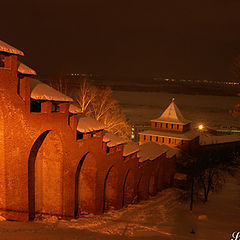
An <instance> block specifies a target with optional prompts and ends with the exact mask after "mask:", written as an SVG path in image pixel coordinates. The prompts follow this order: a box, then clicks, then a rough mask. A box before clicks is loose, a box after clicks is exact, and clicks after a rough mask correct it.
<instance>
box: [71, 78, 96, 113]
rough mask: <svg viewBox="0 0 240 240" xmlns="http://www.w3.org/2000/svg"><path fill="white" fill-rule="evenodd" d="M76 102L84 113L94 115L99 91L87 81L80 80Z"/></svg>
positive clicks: (76, 90)
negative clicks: (94, 106)
mask: <svg viewBox="0 0 240 240" xmlns="http://www.w3.org/2000/svg"><path fill="white" fill-rule="evenodd" d="M75 92H76V100H77V102H78V104H79V106H80V108H81V110H82V112H83V113H85V114H87V115H90V114H91V115H92V113H91V111H92V107H91V105H93V104H94V102H95V100H96V97H97V95H98V94H99V90H98V89H97V87H96V86H94V85H93V84H91V83H90V82H88V81H87V80H86V79H83V80H80V82H79V89H75Z"/></svg>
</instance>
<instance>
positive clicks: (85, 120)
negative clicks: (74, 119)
mask: <svg viewBox="0 0 240 240" xmlns="http://www.w3.org/2000/svg"><path fill="white" fill-rule="evenodd" d="M104 128H105V125H103V124H102V123H100V122H99V121H97V120H95V119H93V118H91V117H89V116H85V115H84V114H80V115H79V116H78V123H77V130H78V131H79V132H82V133H88V132H93V131H98V130H103V129H104Z"/></svg>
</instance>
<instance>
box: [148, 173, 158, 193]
mask: <svg viewBox="0 0 240 240" xmlns="http://www.w3.org/2000/svg"><path fill="white" fill-rule="evenodd" d="M148 193H149V195H151V196H154V195H155V194H156V193H157V176H156V174H155V172H154V171H153V172H152V174H151V176H150V178H149V183H148Z"/></svg>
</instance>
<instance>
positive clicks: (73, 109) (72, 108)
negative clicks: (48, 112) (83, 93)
mask: <svg viewBox="0 0 240 240" xmlns="http://www.w3.org/2000/svg"><path fill="white" fill-rule="evenodd" d="M69 112H70V113H72V114H78V113H82V110H81V109H80V108H79V107H77V106H76V105H74V104H70V106H69Z"/></svg>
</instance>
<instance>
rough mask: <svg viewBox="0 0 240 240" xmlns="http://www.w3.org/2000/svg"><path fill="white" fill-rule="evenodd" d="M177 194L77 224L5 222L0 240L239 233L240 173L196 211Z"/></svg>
mask: <svg viewBox="0 0 240 240" xmlns="http://www.w3.org/2000/svg"><path fill="white" fill-rule="evenodd" d="M179 196H180V192H179V191H178V190H176V189H166V190H164V191H162V192H160V193H158V195H157V196H155V197H153V198H151V199H149V200H147V201H143V202H141V203H139V204H136V205H131V206H128V207H127V208H124V209H122V210H119V211H111V212H107V213H105V214H104V215H97V216H94V215H86V216H85V217H81V218H79V219H76V220H75V219H73V220H57V219H56V218H54V217H52V218H50V219H46V220H45V221H43V222H25V223H22V222H7V221H1V222H0V239H1V240H19V239H24V240H30V239H31V240H40V239H41V240H42V239H44V240H48V239H51V240H57V239H58V240H61V239H62V240H65V239H73V240H76V239H83V240H85V239H94V240H97V239H116V240H117V239H139V240H140V239H142V240H143V239H150V240H155V239H165V240H168V239H171V240H188V239H189V240H190V239H198V240H212V239H217V240H226V239H229V240H230V239H231V234H232V233H233V232H234V231H240V221H239V216H240V200H239V199H240V175H238V176H237V177H236V178H232V177H228V178H227V183H226V184H225V186H224V188H223V191H222V192H221V193H219V194H212V195H211V196H210V198H209V202H208V203H207V204H200V205H198V206H194V209H193V213H190V212H189V210H188V206H189V205H188V204H185V203H180V202H179V201H178V199H179ZM192 229H193V230H194V231H195V234H191V233H190V232H191V231H192Z"/></svg>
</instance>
